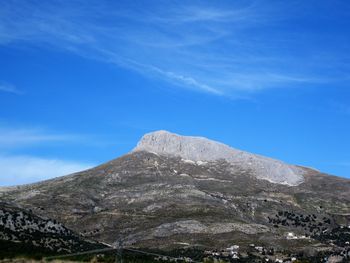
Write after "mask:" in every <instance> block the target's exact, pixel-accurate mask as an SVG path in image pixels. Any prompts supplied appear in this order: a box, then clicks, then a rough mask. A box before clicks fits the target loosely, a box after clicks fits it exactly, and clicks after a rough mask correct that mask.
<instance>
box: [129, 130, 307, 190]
mask: <svg viewBox="0 0 350 263" xmlns="http://www.w3.org/2000/svg"><path fill="white" fill-rule="evenodd" d="M133 151H134V152H136V151H148V152H153V153H157V154H160V155H167V156H178V157H181V158H183V159H185V160H186V159H188V160H192V161H218V160H225V161H227V162H229V163H230V164H232V165H233V166H239V169H249V170H250V171H251V172H252V173H253V174H254V176H256V177H257V178H258V179H265V180H268V181H270V182H272V183H278V184H285V185H298V184H300V183H302V182H303V181H304V178H303V173H304V171H303V170H302V169H300V168H298V167H295V166H293V165H288V164H285V163H283V162H281V161H278V160H274V159H271V158H267V157H263V156H259V155H255V154H251V153H248V152H244V151H240V150H237V149H234V148H231V147H229V146H227V145H225V144H222V143H219V142H215V141H212V140H208V139H206V138H202V137H190V136H180V135H177V134H174V133H170V132H167V131H157V132H152V133H149V134H146V135H145V136H143V137H142V139H141V140H140V142H139V143H138V145H137V146H136V148H135V149H134V150H133Z"/></svg>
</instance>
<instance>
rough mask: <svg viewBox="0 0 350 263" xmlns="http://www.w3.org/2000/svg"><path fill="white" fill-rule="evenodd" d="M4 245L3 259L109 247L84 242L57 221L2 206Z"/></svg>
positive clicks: (0, 218)
mask: <svg viewBox="0 0 350 263" xmlns="http://www.w3.org/2000/svg"><path fill="white" fill-rule="evenodd" d="M0 242H1V248H2V249H1V253H0V258H1V257H4V256H12V255H16V253H18V252H19V253H21V254H26V255H32V254H35V253H38V254H41V255H42V254H51V253H72V252H78V251H85V250H89V249H96V248H103V247H106V246H105V245H103V244H99V243H97V242H94V241H88V240H85V239H83V238H82V237H81V236H79V235H77V234H76V233H74V232H73V231H71V230H69V229H67V228H66V227H65V226H64V225H63V224H62V223H59V222H57V221H56V220H52V219H49V218H43V217H40V216H37V215H35V214H33V212H32V211H28V210H25V209H21V208H19V207H17V206H15V205H12V204H8V203H0Z"/></svg>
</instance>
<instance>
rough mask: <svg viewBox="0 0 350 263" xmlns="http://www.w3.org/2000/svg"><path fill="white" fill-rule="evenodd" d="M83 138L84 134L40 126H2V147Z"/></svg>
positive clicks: (0, 143) (0, 144)
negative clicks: (57, 130)
mask: <svg viewBox="0 0 350 263" xmlns="http://www.w3.org/2000/svg"><path fill="white" fill-rule="evenodd" d="M81 138H82V136H77V135H71V134H57V133H52V132H49V131H47V130H45V129H40V128H31V127H25V128H23V127H15V128H14V127H11V128H10V127H1V126H0V149H4V148H13V147H24V146H31V145H37V144H48V143H50V142H75V141H80V140H81Z"/></svg>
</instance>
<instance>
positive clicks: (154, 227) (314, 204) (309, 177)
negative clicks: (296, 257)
mask: <svg viewBox="0 0 350 263" xmlns="http://www.w3.org/2000/svg"><path fill="white" fill-rule="evenodd" d="M162 134H165V135H166V136H165V138H164V137H162V136H163V135H162ZM168 136H170V137H171V138H170V139H168ZM174 136H177V135H174ZM152 138H153V139H152ZM173 139H174V138H173V135H171V134H168V133H164V132H160V134H159V132H158V134H157V133H155V134H151V135H147V136H146V138H145V137H144V138H143V139H142V140H141V141H140V143H139V144H138V146H137V147H136V149H134V151H132V152H131V153H129V154H127V155H124V156H122V157H120V158H118V159H115V160H112V161H110V162H107V163H105V164H103V165H100V166H98V167H95V168H93V169H90V170H87V171H83V172H79V173H76V174H72V175H68V176H65V177H60V178H56V179H53V180H48V181H44V182H41V183H37V184H32V185H26V186H18V187H15V188H12V189H10V190H9V189H7V190H6V191H3V192H2V193H0V198H1V200H5V201H7V202H14V203H16V204H18V205H20V206H22V207H24V208H28V209H29V208H30V209H32V210H33V211H34V212H35V213H37V214H39V215H42V216H48V217H50V218H55V219H57V220H58V221H60V222H63V223H64V224H65V225H66V226H67V227H69V228H71V229H73V230H74V231H76V232H79V233H81V234H82V235H84V236H85V237H89V238H93V239H96V240H99V241H104V242H107V243H114V242H116V241H117V240H118V239H123V240H124V243H125V244H126V245H134V246H140V247H148V248H151V247H154V248H162V249H169V248H173V247H177V246H179V245H180V244H185V243H187V244H189V245H203V246H205V247H208V248H222V247H226V246H229V245H231V244H239V245H240V246H241V247H249V244H251V243H254V244H259V245H262V246H266V247H273V248H275V249H280V250H291V251H294V252H295V251H301V250H303V249H306V248H307V247H308V248H314V249H315V250H322V249H323V250H324V249H326V250H327V249H328V250H332V249H334V247H333V245H331V244H330V242H331V241H329V238H328V239H327V238H323V237H324V234H323V233H324V231H325V232H327V231H328V232H329V233H330V232H331V231H333V230H334V229H337V228H338V227H339V225H350V180H347V179H343V178H338V177H334V176H329V175H326V174H322V173H320V172H318V171H315V170H311V169H307V168H303V167H298V166H291V165H287V164H284V163H282V162H280V161H276V160H272V159H269V158H265V157H260V156H256V155H253V154H248V153H244V152H243V153H242V152H240V151H238V150H237V151H238V153H237V154H236V153H235V154H236V155H237V156H238V157H237V156H236V157H235V156H234V157H232V156H229V154H230V153H232V152H231V150H232V149H231V148H229V147H228V146H223V145H221V144H220V145H217V144H214V145H209V146H208V145H207V144H206V143H207V140H206V139H204V140H205V142H204V144H203V141H202V140H203V139H202V138H200V139H198V140H199V144H197V139H195V141H196V142H193V139H191V140H190V141H186V140H185V141H183V140H181V139H182V138H180V143H179V141H178V140H175V141H172V140H173ZM145 140H146V141H145ZM169 140H170V142H169ZM209 144H210V143H209ZM180 145H181V150H180V149H179V148H177V147H180ZM174 147H175V149H176V150H173V149H174ZM217 147H218V148H217ZM221 147H224V149H226V150H227V152H228V153H227V154H226V153H224V154H222V148H221ZM213 148H214V153H215V151H216V153H215V154H218V155H217V156H216V157H215V158H212V156H213ZM216 148H217V150H215V149H216ZM199 149H203V152H200V150H199ZM233 151H235V150H233ZM193 154H196V155H193ZM241 155H243V156H249V158H248V160H251V159H253V161H254V162H257V163H258V165H256V166H255V165H251V164H249V161H248V162H247V158H245V157H244V158H243V159H242V158H241V157H240V156H241ZM250 155H251V156H250ZM206 156H207V157H206ZM190 158H192V160H191V159H190ZM260 158H261V159H260ZM260 160H263V161H264V162H265V161H266V162H268V163H267V165H271V167H273V165H274V164H275V163H277V164H278V165H277V167H282V170H284V169H287V168H290V169H291V170H292V171H296V173H295V175H297V177H295V178H297V180H296V181H295V178H294V177H293V179H292V182H295V184H294V183H293V184H292V183H290V182H289V183H288V184H286V183H285V182H286V180H289V179H288V178H289V177H288V178H286V177H285V176H286V174H285V173H282V174H281V175H280V176H281V178H283V179H279V178H277V177H278V174H279V172H275V173H274V174H273V176H272V177H270V176H271V174H270V173H269V172H268V171H270V170H266V171H265V170H264V172H261V171H258V170H257V169H258V168H257V167H260ZM270 163H272V164H270ZM286 167H287V168H286ZM276 169H277V168H276ZM258 173H259V174H258ZM261 174H263V175H261ZM276 176H277V177H276ZM300 176H301V177H300ZM263 178H266V179H268V180H264V179H263ZM271 178H277V179H276V180H271ZM300 178H302V179H301V180H300ZM277 182H278V183H277ZM296 182H298V183H296ZM290 232H293V235H294V236H296V237H297V238H298V239H296V238H295V239H294V238H293V239H291V238H290V237H289V236H288V233H290ZM343 245H344V246H345V244H343ZM339 246H340V247H341V245H339Z"/></svg>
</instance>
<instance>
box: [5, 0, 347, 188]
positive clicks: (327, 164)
mask: <svg viewBox="0 0 350 263" xmlns="http://www.w3.org/2000/svg"><path fill="white" fill-rule="evenodd" d="M0 4H1V9H0V69H1V70H0V185H14V184H22V183H29V182H34V181H38V180H43V179H47V178H51V177H54V176H59V175H64V174H67V173H70V172H74V171H78V170H81V169H85V168H87V167H91V166H94V165H97V164H100V163H103V162H105V161H107V160H110V159H114V158H116V157H118V156H120V155H122V154H124V153H127V152H128V151H130V150H131V149H132V148H133V147H134V146H135V144H136V143H137V141H138V140H139V138H140V137H141V136H142V135H143V134H144V133H146V132H150V131H153V130H159V129H165V130H169V131H172V132H176V133H180V134H184V135H201V136H205V137H208V138H211V139H215V140H218V141H221V142H224V143H226V144H228V145H230V146H232V147H235V148H239V149H242V150H247V151H250V152H254V153H258V154H262V155H266V156H270V157H273V158H277V159H281V160H283V161H286V162H289V163H293V164H300V165H305V166H311V167H315V168H317V169H319V170H321V171H324V172H327V173H331V174H335V175H339V176H344V177H349V178H350V151H349V148H350V139H349V134H350V89H349V84H350V3H349V2H348V1H337V0H334V1H311V0H310V1H301V0H300V1H262V0H261V1H258V0H257V1H207V2H206V1H186V2H184V1H101V0H98V1H97V0H96V1H91V0H89V1H86V0H85V1H12V0H0Z"/></svg>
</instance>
